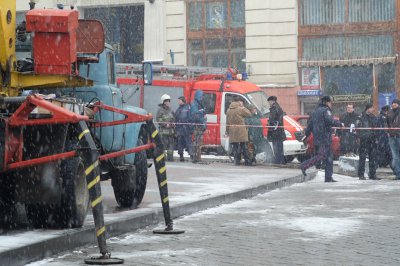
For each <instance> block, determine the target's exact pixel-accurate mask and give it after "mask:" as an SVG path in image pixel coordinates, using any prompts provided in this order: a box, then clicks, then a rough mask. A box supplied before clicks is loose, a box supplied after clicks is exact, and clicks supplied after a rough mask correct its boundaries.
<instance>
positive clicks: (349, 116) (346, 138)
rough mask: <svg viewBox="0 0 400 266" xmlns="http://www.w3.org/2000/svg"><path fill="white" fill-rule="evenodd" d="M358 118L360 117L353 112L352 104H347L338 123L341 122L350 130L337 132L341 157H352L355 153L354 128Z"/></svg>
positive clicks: (356, 146)
mask: <svg viewBox="0 0 400 266" xmlns="http://www.w3.org/2000/svg"><path fill="white" fill-rule="evenodd" d="M359 117H360V116H359V115H358V114H357V113H356V112H354V105H353V104H348V105H347V107H346V113H344V114H343V115H341V116H340V122H342V123H343V124H344V126H345V127H346V128H350V129H343V130H339V131H338V132H339V135H340V152H341V154H342V155H354V154H356V153H357V148H358V144H357V136H356V134H355V131H354V127H355V125H356V123H357V120H358V119H359Z"/></svg>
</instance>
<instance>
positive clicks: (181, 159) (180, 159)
mask: <svg viewBox="0 0 400 266" xmlns="http://www.w3.org/2000/svg"><path fill="white" fill-rule="evenodd" d="M179 161H180V162H184V161H185V158H183V154H180V155H179Z"/></svg>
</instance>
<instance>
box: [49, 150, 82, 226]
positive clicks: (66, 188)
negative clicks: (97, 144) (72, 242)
mask: <svg viewBox="0 0 400 266" xmlns="http://www.w3.org/2000/svg"><path fill="white" fill-rule="evenodd" d="M61 176H62V178H63V192H62V193H63V194H62V195H61V203H60V206H59V207H58V211H57V215H56V219H57V224H58V226H60V227H62V228H66V227H71V228H76V227H81V226H82V225H83V222H84V221H85V218H86V214H87V212H88V209H89V191H88V188H87V183H86V176H85V166H84V164H83V161H82V159H81V157H74V158H71V159H69V160H64V161H63V162H62V163H61Z"/></svg>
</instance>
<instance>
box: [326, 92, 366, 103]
mask: <svg viewBox="0 0 400 266" xmlns="http://www.w3.org/2000/svg"><path fill="white" fill-rule="evenodd" d="M333 100H334V101H335V102H370V101H371V95H369V94H349V95H334V96H333Z"/></svg>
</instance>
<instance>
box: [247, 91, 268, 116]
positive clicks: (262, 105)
mask: <svg viewBox="0 0 400 266" xmlns="http://www.w3.org/2000/svg"><path fill="white" fill-rule="evenodd" d="M246 96H247V98H248V99H249V100H250V102H251V103H252V104H254V105H255V106H256V107H257V109H258V110H259V111H260V112H261V114H262V116H266V115H267V114H268V113H269V104H268V101H267V95H265V93H264V92H263V91H255V92H250V93H247V94H246Z"/></svg>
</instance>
